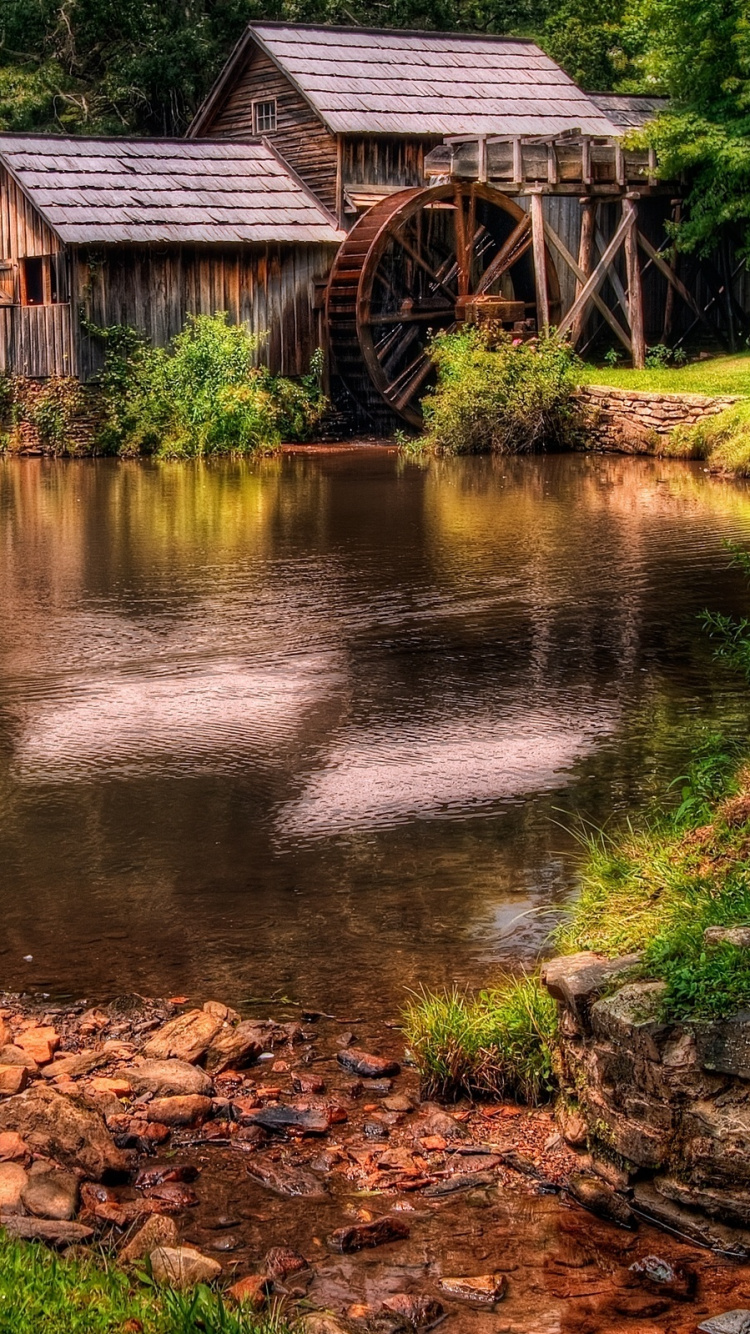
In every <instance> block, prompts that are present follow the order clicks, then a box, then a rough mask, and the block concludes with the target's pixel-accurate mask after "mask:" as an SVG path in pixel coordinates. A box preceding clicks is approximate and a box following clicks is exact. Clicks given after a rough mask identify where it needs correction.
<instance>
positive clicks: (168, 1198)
mask: <svg viewBox="0 0 750 1334" xmlns="http://www.w3.org/2000/svg"><path fill="white" fill-rule="evenodd" d="M143 1193H144V1195H145V1196H146V1197H147V1200H148V1204H149V1205H150V1206H151V1207H152V1208H154V1209H155V1210H156V1211H157V1212H158V1213H164V1214H166V1213H169V1214H181V1213H182V1212H183V1210H184V1209H192V1207H193V1206H194V1205H196V1204H197V1203H198V1196H197V1195H196V1193H195V1191H194V1190H193V1189H192V1188H191V1187H190V1186H186V1185H185V1183H184V1182H182V1181H166V1182H165V1183H164V1185H163V1186H151V1187H150V1189H149V1190H146V1191H144V1192H143Z"/></svg>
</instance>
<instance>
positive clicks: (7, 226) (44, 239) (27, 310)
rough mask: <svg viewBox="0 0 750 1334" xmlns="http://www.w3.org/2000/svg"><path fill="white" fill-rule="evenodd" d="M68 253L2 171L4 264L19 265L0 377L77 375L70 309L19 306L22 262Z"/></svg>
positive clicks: (3, 326)
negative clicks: (23, 260) (37, 257)
mask: <svg viewBox="0 0 750 1334" xmlns="http://www.w3.org/2000/svg"><path fill="white" fill-rule="evenodd" d="M62 249H63V247H62V245H61V243H60V241H59V239H58V237H57V236H56V235H55V233H54V232H53V231H51V230H50V228H49V227H48V226H47V224H46V223H45V222H44V221H43V219H42V218H41V217H40V215H39V213H37V211H36V209H35V208H34V206H33V204H31V203H29V201H28V199H27V198H26V196H25V195H24V193H23V191H22V190H21V189H20V188H19V187H18V185H17V184H16V182H15V181H14V180H13V177H12V176H10V175H9V173H8V172H7V171H6V170H5V168H4V167H2V166H0V260H11V261H12V262H13V264H14V266H15V268H14V273H13V276H12V286H13V289H14V298H13V299H14V304H13V305H11V306H7V305H2V306H0V372H9V373H12V374H14V375H29V376H34V377H37V376H38V377H46V376H48V375H71V374H74V373H75V357H74V350H73V346H72V342H71V321H70V306H69V305H68V304H67V303H65V304H63V303H60V304H58V305H50V306H21V305H20V304H19V302H20V279H19V273H18V267H17V266H18V263H19V261H20V260H22V259H24V258H26V257H30V256H34V255H53V254H56V253H58V252H59V251H60V250H62Z"/></svg>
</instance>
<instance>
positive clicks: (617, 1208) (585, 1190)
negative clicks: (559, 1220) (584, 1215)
mask: <svg viewBox="0 0 750 1334" xmlns="http://www.w3.org/2000/svg"><path fill="white" fill-rule="evenodd" d="M569 1185H570V1192H571V1194H572V1195H573V1198H574V1199H576V1200H577V1201H578V1203H579V1204H582V1205H583V1207H584V1209H590V1210H591V1213H592V1214H597V1215H598V1216H599V1218H606V1219H608V1221H609V1222H611V1223H619V1225H620V1227H628V1228H634V1227H637V1226H638V1219H637V1218H636V1216H635V1214H634V1213H633V1210H632V1209H631V1208H630V1205H629V1204H628V1203H627V1201H626V1200H624V1199H623V1197H622V1195H618V1194H617V1191H616V1190H613V1189H612V1187H611V1186H610V1185H608V1184H607V1182H606V1181H602V1180H601V1178H600V1177H597V1176H593V1175H590V1174H589V1173H587V1172H574V1173H573V1174H572V1176H571V1177H570V1181H569Z"/></svg>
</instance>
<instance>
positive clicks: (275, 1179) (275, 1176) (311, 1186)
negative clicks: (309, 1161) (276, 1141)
mask: <svg viewBox="0 0 750 1334" xmlns="http://www.w3.org/2000/svg"><path fill="white" fill-rule="evenodd" d="M247 1170H248V1174H249V1175H250V1176H251V1177H253V1179H254V1180H255V1181H257V1182H258V1183H259V1184H260V1185H261V1186H265V1187H266V1189H267V1190H272V1191H274V1192H275V1194H277V1195H289V1196H300V1197H301V1198H306V1199H321V1198H323V1197H324V1196H325V1193H326V1192H325V1189H324V1187H323V1184H322V1183H321V1182H320V1181H319V1180H318V1178H317V1177H316V1176H315V1175H314V1173H313V1172H311V1171H310V1170H309V1169H308V1168H306V1167H287V1166H286V1165H285V1164H284V1163H274V1162H272V1161H271V1160H270V1159H265V1158H256V1160H255V1161H254V1162H252V1163H250V1164H249V1166H248V1169H247Z"/></svg>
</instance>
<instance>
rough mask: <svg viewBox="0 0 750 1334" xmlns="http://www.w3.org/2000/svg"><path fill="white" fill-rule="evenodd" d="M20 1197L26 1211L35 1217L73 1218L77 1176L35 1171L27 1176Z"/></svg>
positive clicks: (76, 1200) (76, 1203)
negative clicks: (26, 1181)
mask: <svg viewBox="0 0 750 1334" xmlns="http://www.w3.org/2000/svg"><path fill="white" fill-rule="evenodd" d="M22 1199H23V1204H24V1208H25V1209H26V1210H27V1212H28V1213H30V1214H34V1215H35V1216H36V1217H37V1218H55V1219H58V1220H59V1221H60V1222H65V1221H67V1220H69V1219H71V1218H75V1212H76V1207H77V1205H78V1178H77V1177H75V1176H73V1175H72V1174H71V1173H69V1172H36V1173H34V1174H33V1175H32V1176H30V1177H29V1180H28V1183H27V1185H26V1186H25V1188H24V1192H23V1195H22Z"/></svg>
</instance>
